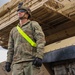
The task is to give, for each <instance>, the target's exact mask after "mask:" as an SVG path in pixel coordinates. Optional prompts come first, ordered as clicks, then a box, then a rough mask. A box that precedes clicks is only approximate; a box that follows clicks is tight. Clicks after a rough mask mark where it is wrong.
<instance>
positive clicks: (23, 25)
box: [18, 20, 30, 27]
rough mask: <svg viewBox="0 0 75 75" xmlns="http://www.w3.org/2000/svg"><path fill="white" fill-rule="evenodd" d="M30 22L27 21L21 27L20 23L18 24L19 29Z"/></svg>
mask: <svg viewBox="0 0 75 75" xmlns="http://www.w3.org/2000/svg"><path fill="white" fill-rule="evenodd" d="M29 22H30V20H28V21H27V22H25V23H24V24H23V25H22V26H21V25H20V23H19V24H18V25H19V26H20V27H23V26H25V25H27V24H28V23H29Z"/></svg>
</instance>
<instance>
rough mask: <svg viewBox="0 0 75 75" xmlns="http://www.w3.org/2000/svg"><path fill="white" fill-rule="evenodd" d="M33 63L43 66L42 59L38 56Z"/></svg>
mask: <svg viewBox="0 0 75 75" xmlns="http://www.w3.org/2000/svg"><path fill="white" fill-rule="evenodd" d="M32 65H35V66H36V67H41V66H42V59H41V58H38V57H35V58H34V60H33V63H32Z"/></svg>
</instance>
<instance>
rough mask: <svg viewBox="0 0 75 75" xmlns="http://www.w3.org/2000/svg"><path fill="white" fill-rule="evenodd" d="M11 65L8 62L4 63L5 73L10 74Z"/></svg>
mask: <svg viewBox="0 0 75 75" xmlns="http://www.w3.org/2000/svg"><path fill="white" fill-rule="evenodd" d="M10 67H11V63H10V62H6V65H5V70H6V71H7V72H10V71H11V68H10Z"/></svg>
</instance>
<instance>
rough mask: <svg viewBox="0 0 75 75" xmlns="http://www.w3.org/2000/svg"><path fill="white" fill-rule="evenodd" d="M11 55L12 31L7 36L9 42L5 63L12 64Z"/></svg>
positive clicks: (12, 47) (12, 48)
mask: <svg viewBox="0 0 75 75" xmlns="http://www.w3.org/2000/svg"><path fill="white" fill-rule="evenodd" d="M13 54H14V40H13V36H12V30H11V32H10V35H9V41H8V52H7V62H10V63H12V60H13Z"/></svg>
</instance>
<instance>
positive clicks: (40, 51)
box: [34, 22, 46, 58]
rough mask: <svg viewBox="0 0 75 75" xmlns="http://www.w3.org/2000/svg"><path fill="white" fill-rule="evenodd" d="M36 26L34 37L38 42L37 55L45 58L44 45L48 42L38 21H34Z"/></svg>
mask: <svg viewBox="0 0 75 75" xmlns="http://www.w3.org/2000/svg"><path fill="white" fill-rule="evenodd" d="M34 28H35V33H34V38H35V39H36V43H37V54H36V57H39V58H43V53H44V46H45V43H46V41H45V35H44V33H43V31H42V28H41V26H40V25H39V24H38V23H37V22H35V23H34Z"/></svg>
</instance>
